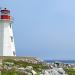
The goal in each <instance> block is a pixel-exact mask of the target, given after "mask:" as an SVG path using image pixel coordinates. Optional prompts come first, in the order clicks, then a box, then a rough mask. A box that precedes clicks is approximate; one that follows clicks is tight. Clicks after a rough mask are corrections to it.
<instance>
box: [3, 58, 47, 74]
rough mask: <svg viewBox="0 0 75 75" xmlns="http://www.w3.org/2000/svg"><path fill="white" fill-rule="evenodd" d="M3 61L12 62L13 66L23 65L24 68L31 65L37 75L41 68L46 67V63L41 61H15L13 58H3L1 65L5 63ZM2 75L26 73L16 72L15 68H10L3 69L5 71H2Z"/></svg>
mask: <svg viewBox="0 0 75 75" xmlns="http://www.w3.org/2000/svg"><path fill="white" fill-rule="evenodd" d="M5 62H10V63H14V65H13V66H18V67H24V68H26V67H27V66H32V67H33V69H34V70H35V71H36V72H37V75H40V74H39V73H40V72H41V71H42V69H45V68H46V65H44V64H42V63H38V64H34V63H28V62H25V61H21V60H19V61H16V60H13V59H5V60H3V65H5ZM2 75H26V74H22V73H20V72H16V70H11V71H6V70H5V71H2Z"/></svg>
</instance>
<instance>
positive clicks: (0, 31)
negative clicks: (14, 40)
mask: <svg viewBox="0 0 75 75" xmlns="http://www.w3.org/2000/svg"><path fill="white" fill-rule="evenodd" d="M3 31H4V26H3V24H2V21H0V56H3Z"/></svg>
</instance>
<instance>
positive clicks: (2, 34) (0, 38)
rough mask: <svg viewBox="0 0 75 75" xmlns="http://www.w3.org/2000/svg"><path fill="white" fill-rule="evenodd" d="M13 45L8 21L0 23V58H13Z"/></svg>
mask: <svg viewBox="0 0 75 75" xmlns="http://www.w3.org/2000/svg"><path fill="white" fill-rule="evenodd" d="M14 52H15V45H14V38H13V32H12V25H11V26H10V21H3V22H2V23H0V56H14Z"/></svg>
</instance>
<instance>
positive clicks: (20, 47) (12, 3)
mask: <svg viewBox="0 0 75 75" xmlns="http://www.w3.org/2000/svg"><path fill="white" fill-rule="evenodd" d="M0 7H7V8H8V9H10V10H11V15H12V16H13V17H14V23H13V30H14V37H15V44H16V53H17V56H36V57H39V58H41V59H75V0H0Z"/></svg>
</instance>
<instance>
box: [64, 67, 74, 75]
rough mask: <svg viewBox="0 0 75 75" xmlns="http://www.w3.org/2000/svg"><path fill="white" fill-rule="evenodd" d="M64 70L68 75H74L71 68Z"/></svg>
mask: <svg viewBox="0 0 75 75" xmlns="http://www.w3.org/2000/svg"><path fill="white" fill-rule="evenodd" d="M64 70H65V72H66V73H67V74H68V75H75V69H73V68H68V69H64Z"/></svg>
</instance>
